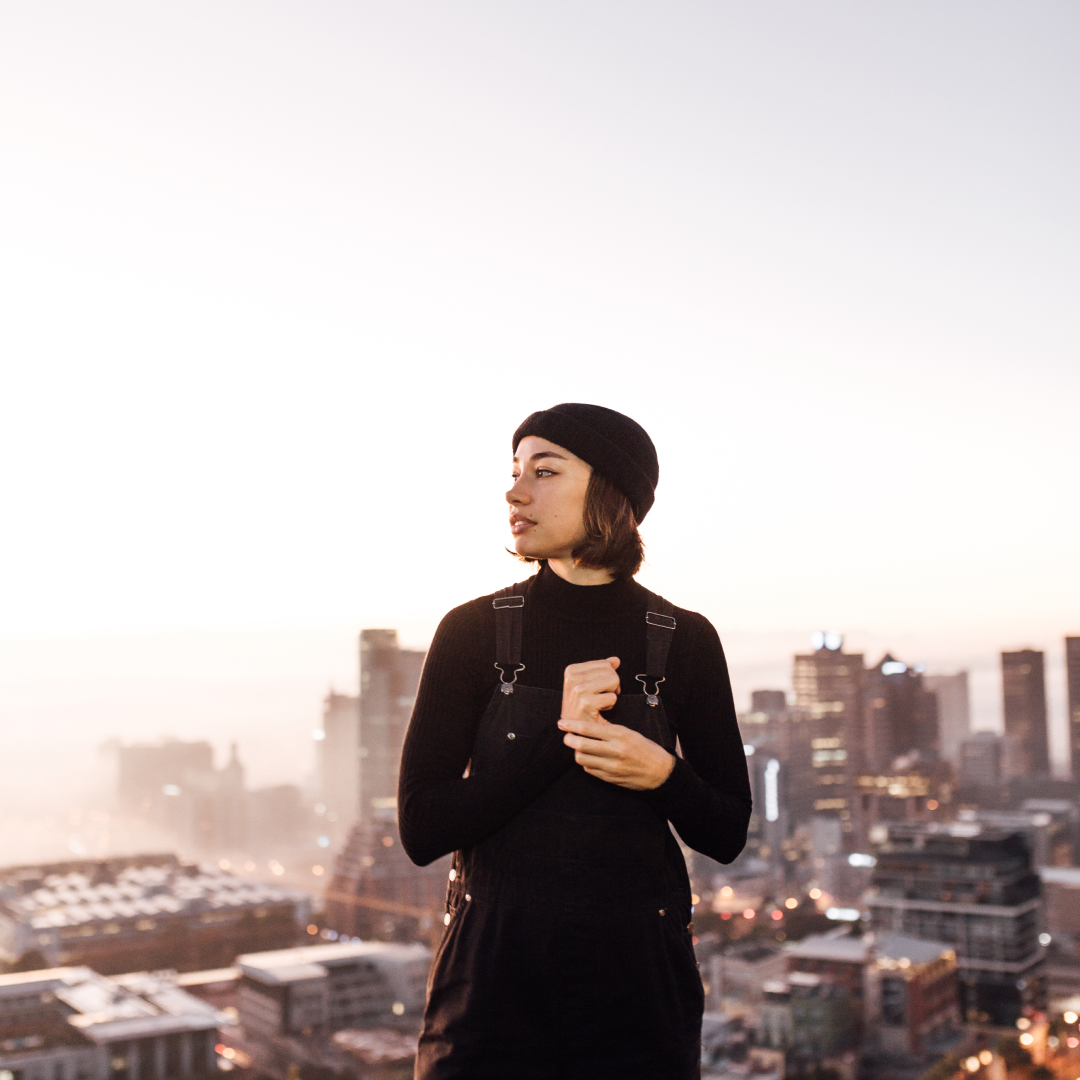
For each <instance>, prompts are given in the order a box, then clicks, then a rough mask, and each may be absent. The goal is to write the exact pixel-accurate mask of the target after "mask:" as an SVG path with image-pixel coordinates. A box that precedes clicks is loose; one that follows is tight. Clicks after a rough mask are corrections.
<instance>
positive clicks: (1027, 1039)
mask: <svg viewBox="0 0 1080 1080" xmlns="http://www.w3.org/2000/svg"><path fill="white" fill-rule="evenodd" d="M1034 1041H1035V1036H1034V1035H1032V1034H1031V1032H1030V1031H1025V1032H1024V1034H1023V1035H1021V1036H1020V1045H1021V1046H1030V1045H1031V1044H1032V1043H1033V1042H1034Z"/></svg>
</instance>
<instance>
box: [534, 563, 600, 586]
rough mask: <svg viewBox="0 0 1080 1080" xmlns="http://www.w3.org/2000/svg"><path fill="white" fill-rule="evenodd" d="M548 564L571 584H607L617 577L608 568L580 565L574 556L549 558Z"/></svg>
mask: <svg viewBox="0 0 1080 1080" xmlns="http://www.w3.org/2000/svg"><path fill="white" fill-rule="evenodd" d="M547 564H548V566H550V567H551V569H552V570H553V571H554V572H555V573H556V574H558V575H559V577H561V578H562V579H563V581H569V582H570V584H571V585H607V584H609V583H610V582H612V581H614V580H615V579H614V578H613V577H612V576H611V574H609V573H608V572H607V571H606V570H593V569H592V568H591V567H584V566H578V564H577V563H576V562H575V561H574V559H572V558H566V559H548V561H547Z"/></svg>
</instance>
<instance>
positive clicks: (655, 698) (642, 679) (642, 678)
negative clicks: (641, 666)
mask: <svg viewBox="0 0 1080 1080" xmlns="http://www.w3.org/2000/svg"><path fill="white" fill-rule="evenodd" d="M634 678H635V679H637V681H638V682H639V683H641V689H642V690H644V691H645V701H646V703H647V704H649V705H659V704H660V684H661V683H662V682H667V679H665V678H664V677H663V676H661V677H660V678H659V679H657V680H656V685H655V686H654V687H653V692H652V693H651V694H650V693H649V688H648V686H647V685H646V683H647V681H648V678H649V676H648V675H635V676H634Z"/></svg>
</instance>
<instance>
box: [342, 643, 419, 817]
mask: <svg viewBox="0 0 1080 1080" xmlns="http://www.w3.org/2000/svg"><path fill="white" fill-rule="evenodd" d="M424 655H425V654H424V653H423V652H413V651H411V650H408V649H402V648H399V647H398V638H397V631H396V630H363V631H361V633H360V746H359V750H358V753H359V755H360V807H359V811H360V822H361V823H362V824H366V823H369V822H371V821H373V820H375V819H376V818H378V816H379V813H378V812H379V811H380V810H391V811H393V810H394V809H395V808H396V807H397V781H398V769H399V768H400V766H401V747H402V745H403V743H404V742H405V729H406V728H407V727H408V724H409V716H410V715H411V713H412V707H413V702H414V701H415V699H416V688H417V686H418V685H419V682H420V669H421V668H422V667H423V664H424Z"/></svg>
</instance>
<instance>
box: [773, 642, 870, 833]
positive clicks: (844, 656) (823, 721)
mask: <svg viewBox="0 0 1080 1080" xmlns="http://www.w3.org/2000/svg"><path fill="white" fill-rule="evenodd" d="M814 645H815V649H814V651H813V652H812V653H805V654H800V655H797V656H796V657H795V671H794V684H795V709H794V710H793V712H792V716H791V725H792V727H791V758H790V769H791V776H790V778H789V781H790V782H789V785H788V791H789V792H790V793H791V798H792V812H793V815H794V818H795V821H796V822H797V823H802V822H808V821H809V819H811V818H824V819H827V820H829V821H833V822H837V823H838V826H839V827H838V830H837V831H838V832H842V833H850V832H852V830H853V828H854V826H853V823H852V812H853V811H854V810H855V807H856V791H857V786H856V779H857V776H858V774H859V771H860V769H861V768H862V766H863V760H864V757H865V744H864V739H863V727H864V722H863V713H864V707H865V702H864V689H865V674H866V673H865V670H864V668H863V657H862V654H861V653H845V652H844V651H843V639H842V638H841V637H840V635H839V634H832V633H829V634H816V635H815V636H814Z"/></svg>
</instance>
